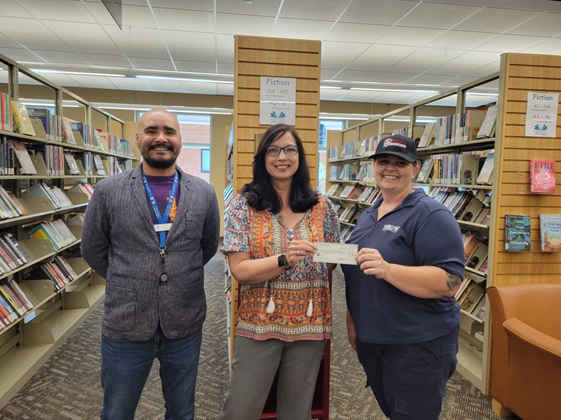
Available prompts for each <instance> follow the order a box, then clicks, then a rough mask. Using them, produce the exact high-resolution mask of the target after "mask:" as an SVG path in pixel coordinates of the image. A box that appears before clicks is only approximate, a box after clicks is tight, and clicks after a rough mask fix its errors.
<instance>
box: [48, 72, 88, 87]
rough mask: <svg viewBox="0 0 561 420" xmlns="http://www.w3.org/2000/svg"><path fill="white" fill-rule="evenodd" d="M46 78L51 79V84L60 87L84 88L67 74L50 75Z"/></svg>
mask: <svg viewBox="0 0 561 420" xmlns="http://www.w3.org/2000/svg"><path fill="white" fill-rule="evenodd" d="M43 76H45V78H47V79H49V81H50V82H52V83H54V84H56V85H59V86H68V87H84V85H82V84H81V83H79V82H78V81H76V80H74V79H72V78H70V77H69V76H67V75H65V74H56V73H49V74H44V75H43Z"/></svg>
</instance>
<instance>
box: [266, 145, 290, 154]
mask: <svg viewBox="0 0 561 420" xmlns="http://www.w3.org/2000/svg"><path fill="white" fill-rule="evenodd" d="M281 150H282V151H283V152H284V154H285V155H286V156H294V155H296V153H298V147H296V146H284V147H279V146H269V147H267V154H268V155H269V156H278V155H280V152H281Z"/></svg>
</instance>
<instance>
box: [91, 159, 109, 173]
mask: <svg viewBox="0 0 561 420" xmlns="http://www.w3.org/2000/svg"><path fill="white" fill-rule="evenodd" d="M93 161H94V165H95V170H96V172H97V175H102V176H105V175H107V173H106V172H105V168H104V167H103V162H102V160H101V156H99V155H93Z"/></svg>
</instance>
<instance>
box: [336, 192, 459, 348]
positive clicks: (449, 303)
mask: <svg viewBox="0 0 561 420" xmlns="http://www.w3.org/2000/svg"><path fill="white" fill-rule="evenodd" d="M381 203H382V199H379V200H377V202H376V203H374V205H373V206H372V207H371V208H369V209H367V210H366V211H364V212H363V214H362V216H361V217H360V218H359V220H358V222H357V224H356V227H355V229H354V230H353V233H352V234H351V236H350V237H349V239H348V240H347V243H352V244H358V249H359V250H360V249H362V248H375V249H377V250H378V251H379V252H380V254H381V255H382V257H383V258H384V260H386V261H387V262H389V263H395V264H400V265H405V266H435V267H440V268H442V269H443V270H445V271H446V272H448V273H450V274H456V275H457V276H459V277H460V278H463V277H464V247H463V241H462V236H461V233H460V228H459V226H458V222H457V221H456V219H455V218H454V216H453V215H452V213H451V212H450V211H449V210H448V209H447V208H446V207H444V206H443V205H442V204H440V203H438V202H437V201H435V200H434V199H432V198H431V197H428V196H427V195H426V194H425V193H424V191H422V190H415V191H414V192H413V193H411V194H410V195H409V196H407V197H406V199H405V200H404V202H403V203H402V204H401V205H399V206H398V207H397V208H396V209H394V210H392V211H391V212H389V213H387V214H386V215H384V217H382V218H381V219H380V220H379V221H376V218H377V214H378V208H379V207H380V204H381ZM342 267H343V272H344V274H345V284H346V299H347V307H348V308H349V311H350V313H351V316H352V318H353V321H354V326H355V329H356V333H357V336H358V338H359V339H360V340H361V341H363V342H367V343H378V344H410V343H419V342H423V341H428V340H432V339H434V338H437V337H441V336H443V335H445V334H447V333H449V332H451V331H453V330H454V329H456V328H457V327H458V325H459V322H460V307H459V305H458V304H457V303H456V300H455V299H454V298H453V297H444V298H439V299H422V298H418V297H414V296H411V295H409V294H407V293H404V292H402V291H401V290H399V289H398V288H396V287H394V286H392V285H391V284H390V283H388V282H386V281H384V280H383V279H378V278H376V277H375V276H373V275H366V274H364V273H363V272H362V271H361V270H360V268H359V266H358V265H343V266H342Z"/></svg>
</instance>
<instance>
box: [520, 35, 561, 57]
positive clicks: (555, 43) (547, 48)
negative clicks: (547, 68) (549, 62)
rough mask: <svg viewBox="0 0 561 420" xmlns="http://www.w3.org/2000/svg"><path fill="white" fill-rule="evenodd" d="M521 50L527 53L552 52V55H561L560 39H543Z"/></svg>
mask: <svg viewBox="0 0 561 420" xmlns="http://www.w3.org/2000/svg"><path fill="white" fill-rule="evenodd" d="M523 52H525V53H529V54H552V55H561V39H559V38H557V39H551V40H549V41H545V42H543V43H541V44H539V45H535V46H533V47H530V48H528V49H527V50H524V51H523Z"/></svg>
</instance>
